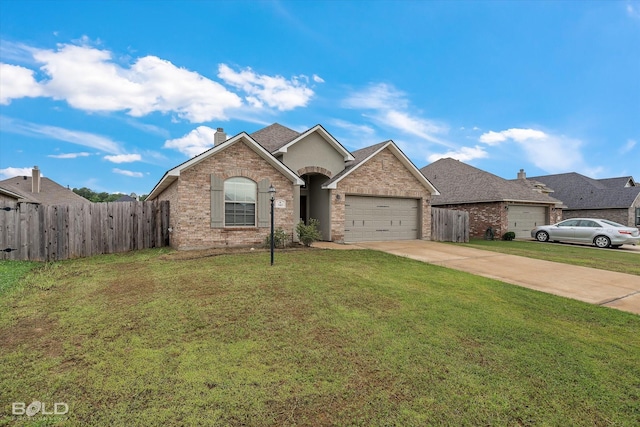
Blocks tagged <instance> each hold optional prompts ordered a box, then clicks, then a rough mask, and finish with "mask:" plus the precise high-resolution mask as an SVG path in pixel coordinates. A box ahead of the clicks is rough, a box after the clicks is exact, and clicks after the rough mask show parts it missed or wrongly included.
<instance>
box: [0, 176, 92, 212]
mask: <svg viewBox="0 0 640 427" xmlns="http://www.w3.org/2000/svg"><path fill="white" fill-rule="evenodd" d="M31 182H32V178H31V177H30V176H16V177H13V178H9V179H5V180H4V181H0V187H3V188H6V189H7V190H10V191H13V192H15V193H18V194H20V195H21V196H22V197H23V199H24V200H20V201H25V202H30V203H41V204H43V205H67V204H80V203H91V202H90V201H89V200H87V199H85V198H84V197H82V196H79V195H77V194H76V193H74V192H73V191H71V190H70V189H68V188H65V187H63V186H62V185H60V184H58V183H57V182H55V181H53V180H50V179H49V178H45V177H41V178H40V192H39V193H32V192H31Z"/></svg>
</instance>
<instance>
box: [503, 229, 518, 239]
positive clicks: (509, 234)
mask: <svg viewBox="0 0 640 427" xmlns="http://www.w3.org/2000/svg"><path fill="white" fill-rule="evenodd" d="M515 238H516V233H514V232H513V231H507V232H506V233H504V234H503V235H502V240H507V241H510V240H513V239H515Z"/></svg>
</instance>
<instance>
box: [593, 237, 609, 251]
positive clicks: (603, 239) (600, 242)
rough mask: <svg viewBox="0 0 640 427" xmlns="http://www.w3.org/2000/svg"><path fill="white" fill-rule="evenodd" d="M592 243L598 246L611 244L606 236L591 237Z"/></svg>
mask: <svg viewBox="0 0 640 427" xmlns="http://www.w3.org/2000/svg"><path fill="white" fill-rule="evenodd" d="M593 243H594V244H595V245H596V246H597V247H599V248H608V247H609V245H610V244H611V240H609V238H608V237H607V236H598V237H596V238H595V239H593Z"/></svg>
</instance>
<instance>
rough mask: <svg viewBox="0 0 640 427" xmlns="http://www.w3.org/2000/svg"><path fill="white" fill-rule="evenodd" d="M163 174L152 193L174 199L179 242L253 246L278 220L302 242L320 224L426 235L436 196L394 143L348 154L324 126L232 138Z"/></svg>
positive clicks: (343, 231)
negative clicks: (307, 227)
mask: <svg viewBox="0 0 640 427" xmlns="http://www.w3.org/2000/svg"><path fill="white" fill-rule="evenodd" d="M215 139H216V141H215V144H214V146H213V147H212V148H211V149H209V150H207V151H205V152H204V153H202V154H200V155H198V156H196V157H194V158H192V159H190V160H188V161H186V162H184V163H182V164H181V165H178V166H176V167H175V168H173V169H171V170H169V171H167V172H166V173H165V174H164V176H163V177H162V178H161V179H160V181H159V182H158V184H157V185H156V186H155V187H154V188H153V190H152V191H151V193H150V194H149V196H148V199H147V200H155V199H157V200H168V201H169V202H170V217H171V219H170V227H171V230H172V231H171V245H172V246H173V247H175V248H178V249H196V248H210V247H221V246H248V245H258V244H260V243H262V242H263V241H264V239H265V237H266V236H267V235H268V234H269V232H270V207H271V196H270V193H269V187H271V186H272V187H273V188H275V190H276V193H275V196H274V198H275V201H274V206H275V209H274V211H275V215H274V221H275V227H276V228H282V229H283V230H285V232H286V233H287V234H288V235H289V236H290V237H291V238H292V239H294V240H295V239H296V237H297V236H296V235H295V228H296V225H297V224H298V222H299V221H304V222H307V221H308V220H309V219H310V218H315V219H317V220H318V221H319V224H320V226H319V227H320V232H321V233H322V238H323V240H326V241H335V242H356V241H365V240H391V239H393V240H395V239H429V238H430V234H431V205H430V202H431V197H432V195H435V194H439V193H438V191H437V190H436V188H435V187H434V186H433V185H432V184H431V183H430V182H429V180H428V179H426V178H425V177H424V175H422V173H420V171H419V170H418V168H416V166H415V165H413V163H412V162H411V161H410V160H409V159H408V158H407V157H406V156H405V155H404V154H403V153H402V151H401V150H400V149H399V148H398V147H397V146H396V145H395V143H394V142H393V141H386V142H382V143H380V144H376V145H373V146H370V147H367V148H363V149H361V150H357V151H354V152H353V153H351V152H349V151H348V150H347V149H346V148H344V147H343V146H342V144H340V143H339V142H338V141H337V140H336V139H335V138H334V137H333V136H332V135H331V134H330V133H329V132H327V131H326V130H325V129H324V128H323V127H322V126H321V125H316V126H314V127H312V128H310V129H308V130H306V131H305V132H302V133H299V132H296V131H294V130H292V129H289V128H286V127H284V126H282V125H279V124H277V123H275V124H273V125H271V126H268V127H266V128H264V129H261V130H259V131H257V132H255V133H253V134H251V135H249V134H247V133H246V132H242V133H240V134H238V135H236V136H233V137H231V138H229V139H227V137H226V135H225V134H224V131H223V129H221V128H218V130H217V132H216V137H215Z"/></svg>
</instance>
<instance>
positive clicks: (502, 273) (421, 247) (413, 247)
mask: <svg viewBox="0 0 640 427" xmlns="http://www.w3.org/2000/svg"><path fill="white" fill-rule="evenodd" d="M348 246H356V247H360V248H364V249H373V250H378V251H383V252H388V253H391V254H394V255H398V256H403V257H407V258H411V259H415V260H418V261H423V262H428V263H430V264H435V265H440V266H443V267H447V268H453V269H456V270H461V271H466V272H468V273H472V274H476V275H478V276H484V277H489V278H491V279H497V280H500V281H503V282H507V283H512V284H514V285H519V286H524V287H527V288H531V289H535V290H538V291H541V292H547V293H550V294H554V295H560V296H563V297H567V298H573V299H577V300H580V301H584V302H588V303H591V304H597V305H601V306H605V307H611V308H616V309H619V310H623V311H628V312H631V313H636V314H640V276H635V275H632V274H624V273H616V272H613V271H605V270H597V269H594V268H587V267H579V266H575V265H568V264H561V263H557V262H551V261H544V260H537V259H533V258H526V257H521V256H516V255H505V254H501V253H498V252H491V251H485V250H481V249H474V248H469V247H465V246H458V245H455V244H446V243H439V242H431V241H426V240H404V241H392V242H364V243H358V244H353V245H348Z"/></svg>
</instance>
